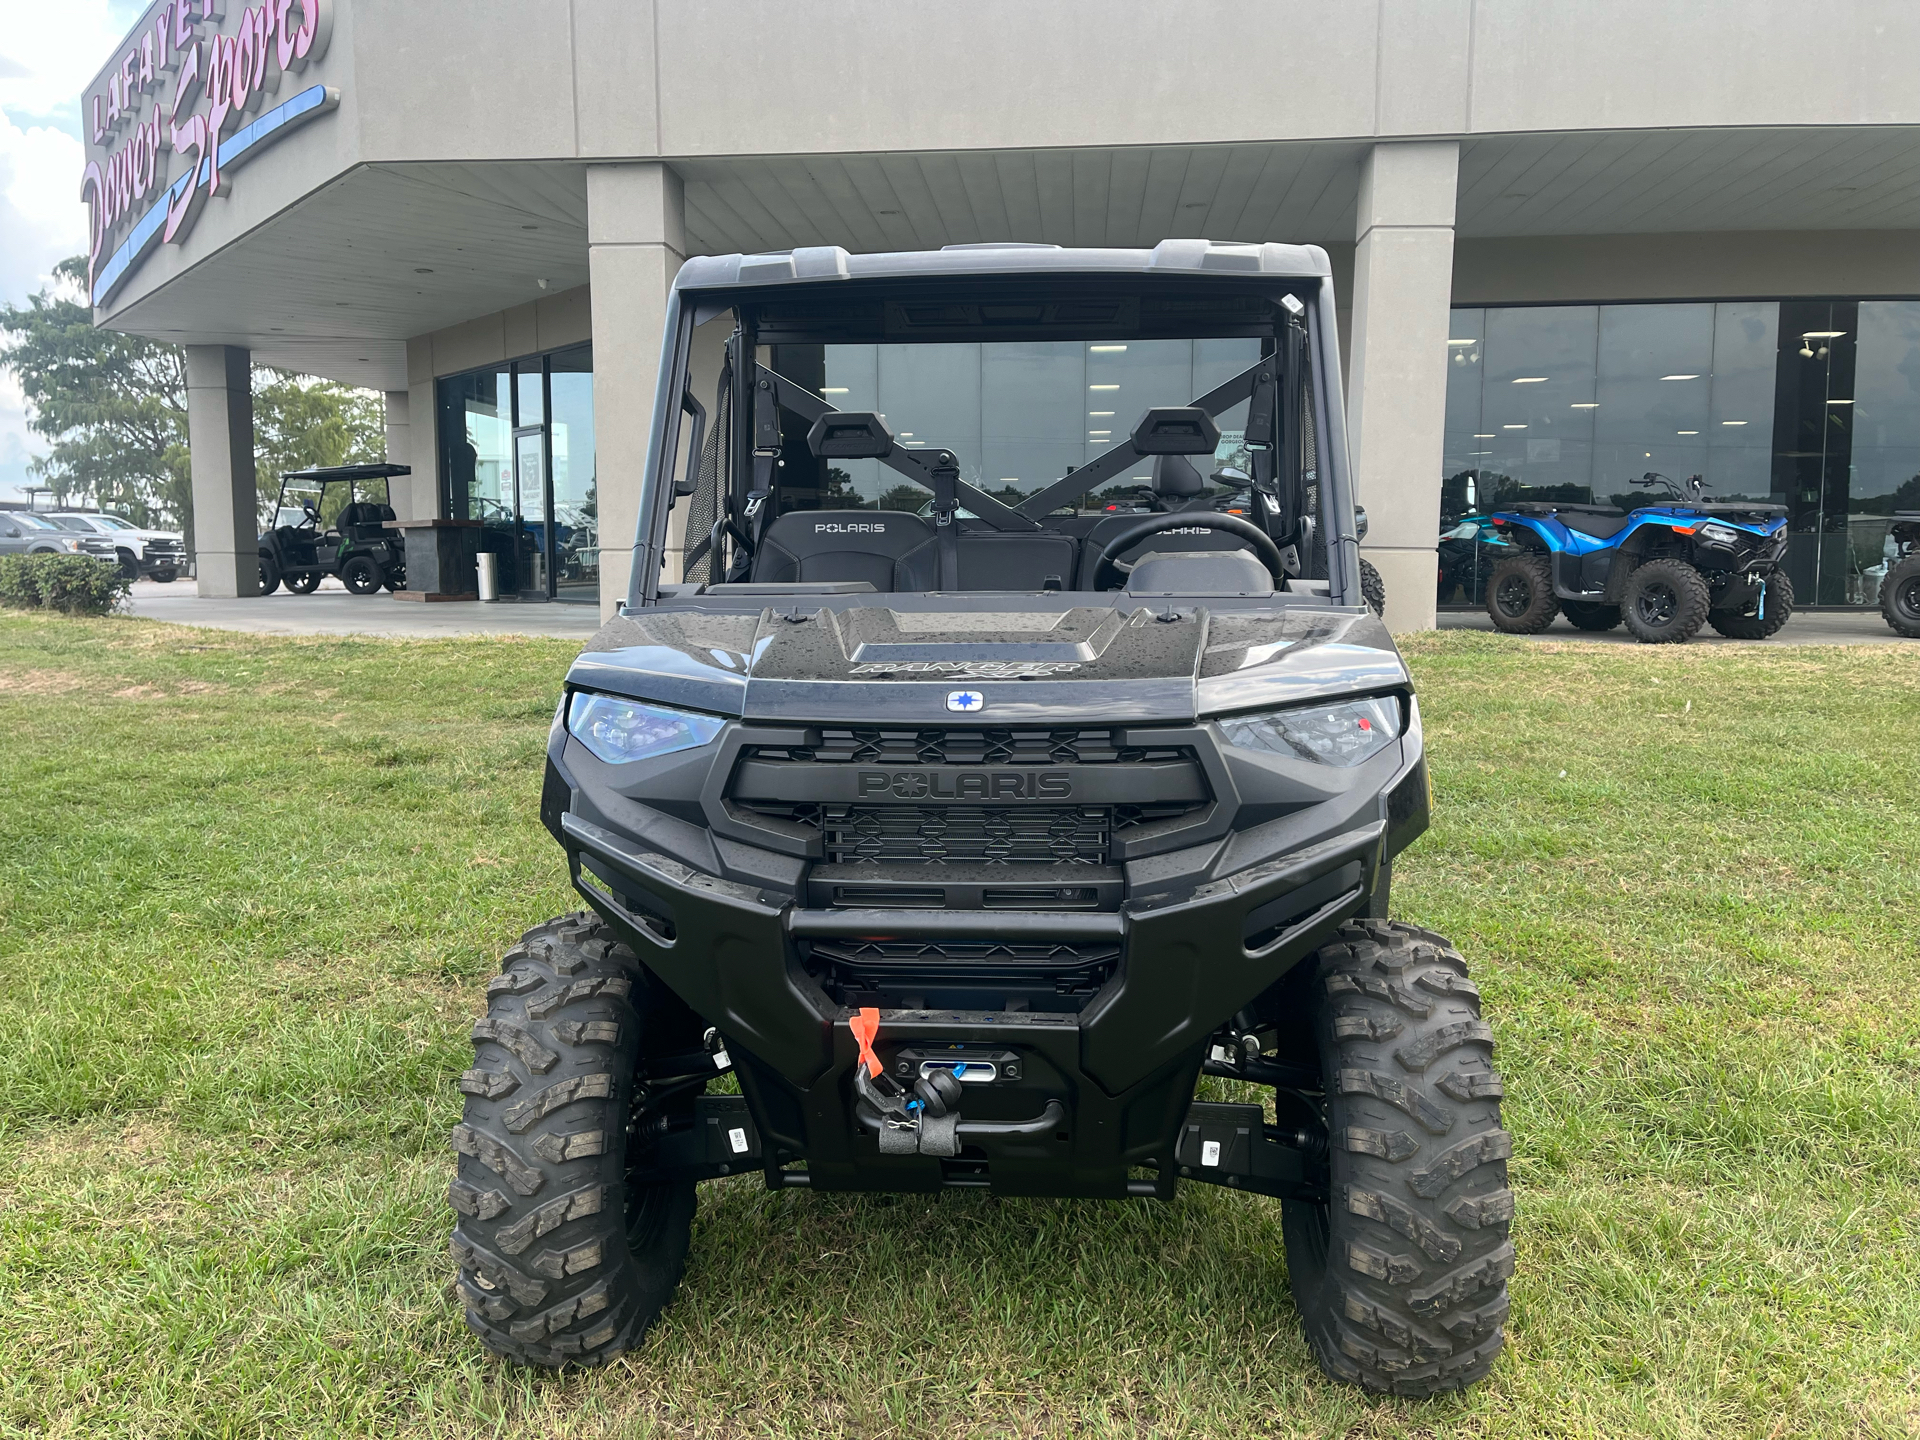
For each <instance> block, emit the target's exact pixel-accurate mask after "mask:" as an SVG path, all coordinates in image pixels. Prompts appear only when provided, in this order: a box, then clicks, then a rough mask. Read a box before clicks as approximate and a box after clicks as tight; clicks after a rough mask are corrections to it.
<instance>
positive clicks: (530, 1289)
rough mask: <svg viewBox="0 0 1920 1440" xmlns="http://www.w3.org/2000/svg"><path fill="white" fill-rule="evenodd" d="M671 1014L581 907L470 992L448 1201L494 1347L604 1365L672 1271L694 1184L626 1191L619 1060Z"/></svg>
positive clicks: (623, 1072)
mask: <svg viewBox="0 0 1920 1440" xmlns="http://www.w3.org/2000/svg"><path fill="white" fill-rule="evenodd" d="M685 1018H686V1012H685V1011H684V1010H683V1009H682V1008H681V1007H680V1006H679V1002H678V1001H677V1000H675V999H674V998H673V997H672V996H671V995H668V994H666V993H665V992H664V991H663V990H661V989H660V988H659V986H658V983H657V982H655V981H653V980H652V979H651V977H650V976H649V975H648V974H647V972H646V971H645V970H644V969H643V968H642V967H641V966H640V964H639V962H638V961H637V960H635V958H634V955H633V952H632V951H631V950H629V949H628V948H627V947H626V946H625V945H624V944H621V943H620V942H618V941H617V940H615V939H614V938H613V936H612V934H611V932H610V931H608V929H607V928H606V927H605V926H604V925H603V924H601V923H600V922H599V921H598V920H597V919H596V918H595V917H593V916H591V915H587V914H584V913H582V914H577V915H570V916H566V917H564V918H562V919H559V920H553V921H550V922H548V923H547V924H545V925H540V926H536V927H535V928H534V929H532V930H529V931H528V932H527V934H526V936H525V938H524V939H522V940H521V942H520V944H518V945H517V946H515V947H514V948H513V949H512V950H510V951H508V952H507V956H506V959H505V960H504V961H502V963H501V974H500V975H499V976H497V977H496V978H495V979H494V980H493V981H492V982H491V983H490V984H489V985H488V986H487V1015H486V1018H485V1019H484V1020H481V1021H479V1022H478V1023H477V1024H475V1025H474V1027H473V1046H474V1068H473V1069H471V1070H469V1071H467V1072H466V1073H465V1074H464V1075H462V1076H461V1077H460V1088H461V1089H462V1090H464V1091H465V1092H466V1094H467V1104H466V1112H465V1115H464V1117H463V1118H462V1121H461V1123H460V1124H459V1125H458V1126H456V1127H455V1128H454V1132H453V1148H454V1149H455V1150H456V1151H458V1152H459V1155H460V1161H459V1173H458V1176H457V1178H456V1179H455V1180H454V1182H453V1185H452V1188H451V1189H450V1191H449V1192H448V1197H447V1198H448V1201H449V1203H450V1204H451V1205H452V1206H453V1208H454V1209H455V1210H456V1211H458V1212H459V1215H460V1219H459V1222H458V1224H457V1226H456V1227H455V1229H454V1232H453V1244H452V1251H453V1260H454V1263H455V1264H456V1265H457V1266H459V1269H460V1275H459V1280H458V1282H457V1289H458V1290H459V1293H460V1298H461V1299H462V1301H463V1302H464V1303H465V1306H466V1314H467V1323H468V1324H469V1325H470V1326H472V1327H473V1329H474V1330H476V1331H477V1332H479V1335H480V1337H481V1339H483V1340H485V1341H486V1342H487V1344H488V1346H490V1347H491V1348H492V1349H494V1350H495V1351H497V1352H499V1353H500V1354H501V1355H504V1356H507V1357H508V1358H510V1359H514V1360H519V1361H522V1362H525V1363H527V1364H532V1365H546V1366H559V1365H567V1364H578V1365H598V1364H601V1363H604V1362H605V1361H608V1360H611V1359H612V1358H613V1357H614V1356H616V1355H618V1354H620V1353H621V1352H622V1351H623V1350H627V1349H629V1348H631V1347H632V1346H633V1345H635V1344H636V1343H637V1342H638V1341H639V1339H640V1337H641V1336H642V1335H644V1334H645V1333H646V1329H647V1326H648V1325H650V1324H651V1323H652V1322H653V1319H654V1317H655V1316H657V1315H658V1314H659V1313H660V1311H661V1310H662V1308H664V1307H665V1305H666V1303H667V1301H668V1300H669V1299H670V1298H671V1297H672V1295H673V1292H674V1288H675V1287H676V1286H677V1285H678V1284H679V1283H680V1274H681V1271H682V1270H683V1269H684V1268H685V1267H686V1259H687V1241H688V1234H689V1231H690V1230H691V1227H692V1224H693V1211H694V1187H693V1184H692V1183H691V1182H686V1183H682V1184H668V1185H651V1186H646V1187H644V1188H640V1187H633V1186H630V1185H629V1183H628V1159H629V1149H630V1139H631V1137H630V1135H629V1127H630V1124H631V1117H632V1115H633V1098H634V1087H635V1076H636V1071H637V1070H638V1068H639V1066H640V1064H641V1062H642V1060H643V1057H644V1055H645V1054H646V1053H648V1051H649V1050H651V1051H652V1053H655V1054H658V1053H662V1051H661V1049H660V1048H658V1047H660V1046H664V1045H666V1044H670V1043H672V1039H671V1038H670V1033H669V1032H672V1031H675V1030H679V1029H683V1028H684V1019H685ZM695 1043H697V1042H695ZM682 1048H686V1046H685V1045H683V1046H682ZM686 1103H687V1104H689V1105H690V1104H691V1103H692V1101H691V1097H690V1096H688V1097H687V1099H686ZM644 1143H645V1141H644V1139H640V1140H637V1141H633V1144H634V1146H635V1147H638V1146H640V1145H644Z"/></svg>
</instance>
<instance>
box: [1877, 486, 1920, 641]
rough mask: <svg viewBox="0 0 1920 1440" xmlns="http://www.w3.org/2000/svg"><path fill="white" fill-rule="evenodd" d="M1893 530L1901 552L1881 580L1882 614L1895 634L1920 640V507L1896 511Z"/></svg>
mask: <svg viewBox="0 0 1920 1440" xmlns="http://www.w3.org/2000/svg"><path fill="white" fill-rule="evenodd" d="M1890 533H1891V535H1892V537H1893V543H1894V545H1895V547H1896V548H1897V550H1898V554H1897V555H1896V556H1895V557H1894V559H1893V560H1891V561H1890V562H1889V563H1888V565H1887V578H1886V579H1884V580H1882V581H1881V582H1880V614H1881V615H1882V616H1883V617H1885V619H1886V622H1887V624H1889V625H1891V626H1892V627H1893V631H1894V633H1895V634H1896V635H1905V636H1906V637H1907V638H1908V639H1910V640H1920V510H1896V511H1894V512H1893V528H1892V530H1891V532H1890Z"/></svg>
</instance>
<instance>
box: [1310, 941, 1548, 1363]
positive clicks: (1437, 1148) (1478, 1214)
mask: <svg viewBox="0 0 1920 1440" xmlns="http://www.w3.org/2000/svg"><path fill="white" fill-rule="evenodd" d="M1312 963H1313V966H1314V969H1313V971H1312V973H1311V978H1310V981H1309V985H1310V990H1309V993H1308V996H1307V1001H1308V1004H1309V1006H1310V1007H1311V1009H1312V1012H1313V1028H1314V1033H1315V1037H1316V1039H1317V1041H1318V1045H1319V1056H1320V1073H1321V1075H1322V1076H1324V1077H1325V1082H1324V1083H1325V1102H1324V1104H1325V1117H1324V1118H1325V1123H1326V1136H1327V1139H1328V1141H1329V1142H1330V1143H1329V1155H1328V1159H1329V1169H1330V1175H1329V1179H1330V1182H1331V1183H1330V1188H1329V1192H1328V1193H1329V1196H1330V1201H1329V1203H1325V1204H1312V1203H1310V1202H1307V1201H1302V1200H1288V1201H1284V1202H1282V1225H1283V1228H1284V1231H1285V1235H1286V1243H1287V1269H1288V1271H1289V1274H1290V1276H1291V1278H1292V1284H1293V1294H1294V1300H1295V1302H1296V1303H1297V1304H1298V1306H1299V1309H1300V1319H1301V1322H1302V1324H1303V1325H1304V1327H1305V1329H1306V1333H1307V1340H1308V1343H1309V1345H1310V1346H1311V1348H1312V1350H1313V1352H1314V1356H1315V1358H1316V1359H1317V1360H1318V1361H1319V1362H1320V1365H1321V1368H1323V1369H1324V1370H1325V1371H1326V1372H1327V1373H1328V1374H1329V1375H1331V1376H1333V1377H1334V1378H1335V1379H1339V1380H1345V1381H1348V1382H1350V1383H1352V1384H1355V1385H1359V1386H1362V1387H1363V1388H1365V1389H1368V1390H1374V1391H1379V1392H1381V1393H1383V1394H1392V1395H1408V1396H1426V1395H1435V1394H1439V1393H1441V1392H1443V1391H1448V1390H1459V1389H1463V1388H1464V1387H1466V1386H1468V1385H1471V1384H1472V1383H1473V1382H1474V1381H1476V1380H1479V1379H1480V1378H1481V1377H1483V1376H1484V1375H1486V1373H1487V1372H1488V1371H1489V1370H1490V1369H1492V1368H1493V1362H1494V1359H1495V1357H1496V1356H1497V1355H1498V1354H1499V1353H1500V1347H1501V1344H1502V1343H1503V1332H1502V1329H1501V1326H1502V1323H1503V1322H1504V1321H1505V1319H1506V1314H1507V1278H1508V1277H1509V1276H1510V1275H1512V1273H1513V1245H1512V1243H1511V1242H1510V1240H1509V1238H1508V1230H1509V1226H1510V1222H1511V1221H1512V1218H1513V1192H1512V1191H1511V1190H1509V1189H1508V1188H1507V1157H1508V1156H1509V1155H1511V1154H1512V1153H1513V1141H1512V1137H1511V1136H1509V1135H1508V1134H1507V1132H1506V1131H1505V1130H1503V1129H1501V1128H1500V1096H1501V1094H1502V1093H1503V1086H1502V1084H1501V1080H1500V1077H1499V1075H1497V1074H1495V1073H1494V1069H1493V1037H1492V1033H1491V1031H1489V1030H1488V1028H1487V1026H1486V1024H1485V1023H1484V1022H1483V1021H1482V1020H1481V1019H1480V1001H1479V992H1478V991H1476V990H1475V989H1474V986H1473V984H1472V982H1471V981H1469V980H1468V979H1467V966H1466V962H1465V961H1463V960H1462V959H1461V958H1460V955H1459V953H1458V952H1457V951H1455V950H1454V948H1453V947H1452V945H1450V944H1449V943H1448V942H1447V941H1446V939H1445V938H1444V937H1442V936H1440V935H1436V934H1435V933H1434V932H1432V931H1431V930H1421V929H1417V928H1415V927H1414V926H1411V925H1405V924H1399V923H1389V922H1387V921H1383V920H1363V921H1356V922H1353V923H1350V924H1348V925H1347V926H1345V927H1344V928H1343V929H1342V930H1341V931H1340V933H1339V935H1338V937H1337V938H1336V939H1335V940H1334V942H1333V943H1331V944H1329V945H1328V946H1326V947H1325V948H1324V949H1322V950H1321V951H1320V953H1319V954H1318V955H1317V956H1316V957H1315V959H1314V961H1313V962H1312Z"/></svg>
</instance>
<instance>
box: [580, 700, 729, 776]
mask: <svg viewBox="0 0 1920 1440" xmlns="http://www.w3.org/2000/svg"><path fill="white" fill-rule="evenodd" d="M725 725H726V721H724V720H721V719H718V718H716V717H715V716H712V715H695V714H693V713H691V712H690V711H686V710H669V709H667V708H666V707H665V706H664V705H648V704H645V703H644V702H642V701H639V700H619V699H616V698H615V697H613V696H611V695H589V694H587V693H586V692H584V691H581V692H578V693H576V694H575V695H574V697H573V703H572V705H571V706H570V707H569V709H568V713H567V732H568V733H569V734H570V735H572V736H573V738H574V739H576V740H578V741H579V742H580V743H581V744H582V745H584V746H586V747H587V749H589V750H591V751H592V752H593V753H594V754H595V755H597V756H599V757H600V758H601V759H602V760H604V761H606V762H607V763H608V764H609V765H620V764H624V763H625V762H627V761H629V760H653V759H657V758H658V757H660V756H662V755H671V754H673V753H674V751H676V750H693V749H697V748H698V747H699V746H702V745H705V744H707V743H709V742H710V741H711V740H712V739H713V737H714V736H716V735H718V734H719V733H720V731H721V729H722V728H723V727H724V726H725Z"/></svg>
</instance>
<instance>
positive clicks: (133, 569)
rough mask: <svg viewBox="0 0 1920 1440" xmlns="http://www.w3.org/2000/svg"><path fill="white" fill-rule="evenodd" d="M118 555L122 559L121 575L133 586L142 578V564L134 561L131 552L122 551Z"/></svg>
mask: <svg viewBox="0 0 1920 1440" xmlns="http://www.w3.org/2000/svg"><path fill="white" fill-rule="evenodd" d="M118 555H119V558H120V573H121V574H122V575H124V576H126V577H127V583H128V584H132V583H133V582H134V581H135V580H138V579H139V578H140V562H139V561H138V560H136V559H134V556H133V552H132V551H131V550H121V551H119V552H118Z"/></svg>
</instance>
